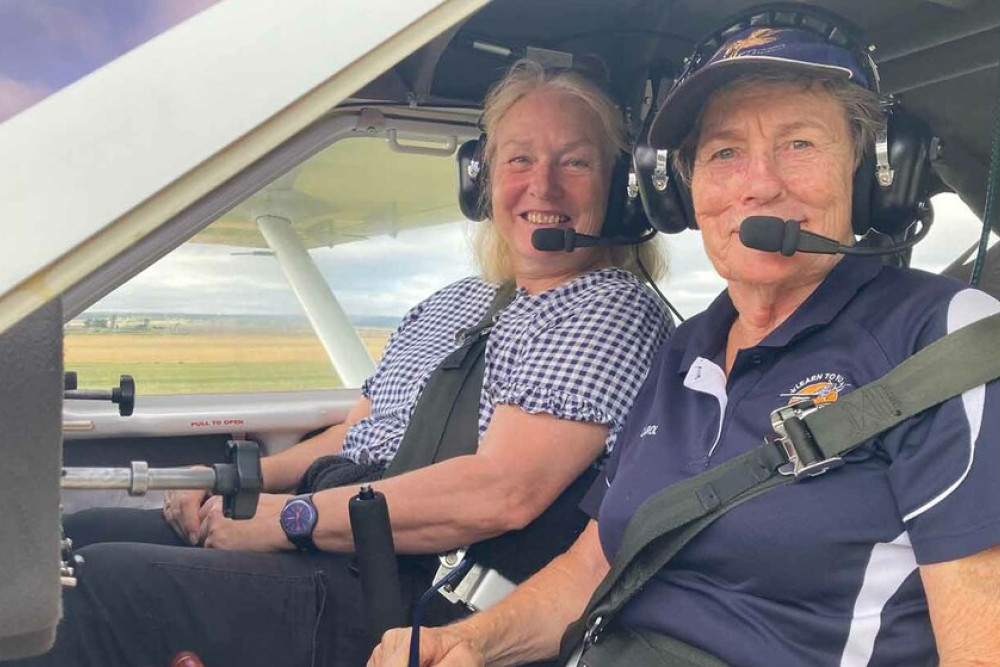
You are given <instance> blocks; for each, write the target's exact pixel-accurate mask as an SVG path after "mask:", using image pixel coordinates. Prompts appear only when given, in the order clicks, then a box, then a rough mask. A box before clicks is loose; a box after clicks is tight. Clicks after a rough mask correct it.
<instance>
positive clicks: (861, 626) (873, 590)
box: [840, 532, 917, 667]
mask: <svg viewBox="0 0 1000 667" xmlns="http://www.w3.org/2000/svg"><path fill="white" fill-rule="evenodd" d="M915 569H917V560H916V558H915V557H914V556H913V548H912V547H911V546H910V536H909V535H907V534H906V533H905V532H904V533H902V534H901V535H900V536H899V537H897V538H896V539H894V540H893V541H892V542H889V543H884V542H883V543H879V544H876V545H875V546H874V547H872V555H871V558H869V559H868V567H866V568H865V578H864V580H863V581H862V583H861V590H860V591H859V592H858V597H857V599H856V600H855V601H854V615H853V617H852V618H851V630H850V632H849V633H848V635H847V643H846V644H845V645H844V652H843V654H841V656H840V667H862V666H863V665H867V664H868V662H869V661H870V660H871V657H872V652H873V651H874V650H875V639H876V638H877V637H878V631H879V629H880V628H881V627H882V610H883V609H885V605H886V604H888V602H889V600H890V599H891V598H892V596H893V595H895V594H896V591H898V590H899V587H900V586H902V585H903V582H904V581H906V578H907V577H909V576H910V574H911V573H912V572H913V571H914V570H915Z"/></svg>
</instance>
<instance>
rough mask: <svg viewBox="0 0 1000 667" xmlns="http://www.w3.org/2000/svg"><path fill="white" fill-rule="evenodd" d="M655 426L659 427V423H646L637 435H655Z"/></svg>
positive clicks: (643, 436) (642, 436)
mask: <svg viewBox="0 0 1000 667" xmlns="http://www.w3.org/2000/svg"><path fill="white" fill-rule="evenodd" d="M657 428H659V424H647V425H646V426H645V427H644V428H643V429H642V433H640V434H639V437H640V438H645V437H646V436H647V435H656V429H657Z"/></svg>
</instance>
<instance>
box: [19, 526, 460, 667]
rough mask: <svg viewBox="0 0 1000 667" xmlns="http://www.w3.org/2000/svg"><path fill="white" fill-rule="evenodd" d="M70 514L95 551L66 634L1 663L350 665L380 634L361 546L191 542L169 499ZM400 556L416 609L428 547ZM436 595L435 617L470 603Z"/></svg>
mask: <svg viewBox="0 0 1000 667" xmlns="http://www.w3.org/2000/svg"><path fill="white" fill-rule="evenodd" d="M64 523H65V530H66V535H67V537H70V538H71V539H73V542H74V545H75V551H76V553H77V554H79V555H80V556H82V557H83V559H84V563H83V565H82V566H81V567H80V568H79V577H78V578H79V583H78V585H77V586H76V587H75V588H67V589H64V594H63V604H64V618H63V621H62V623H61V624H60V626H59V631H58V634H57V638H56V646H55V648H54V649H53V650H52V651H51V652H49V653H48V654H46V655H45V656H41V657H39V658H31V659H28V660H23V661H18V662H13V663H0V664H4V665H20V666H23V667H28V666H29V665H30V666H32V667H34V666H39V667H40V666H42V665H59V666H60V667H70V666H73V665H81V666H83V665H86V666H91V665H93V666H95V667H96V666H98V665H100V666H101V667H106V666H107V665H122V666H129V667H145V666H147V665H148V666H150V667H168V666H169V665H170V662H171V660H172V658H173V657H174V656H175V655H176V654H177V653H179V652H180V651H194V652H195V653H196V654H198V655H199V656H200V657H201V658H202V659H203V660H204V662H205V665H206V667H223V666H226V665H234V666H237V665H238V666H241V667H256V666H258V665H259V666H260V667H265V666H266V667H275V666H278V665H295V666H298V665H302V666H303V667H321V666H327V665H335V666H345V667H348V666H355V665H364V664H365V662H366V660H367V659H368V656H369V654H370V653H371V650H372V648H373V647H374V645H375V643H376V642H377V639H378V638H375V637H371V636H369V634H368V632H367V630H366V628H365V626H364V618H365V615H364V611H363V610H364V607H363V605H364V599H363V596H362V593H361V585H360V581H359V578H358V576H357V573H356V571H355V570H354V567H353V563H352V557H351V556H350V555H344V554H324V553H317V554H303V553H292V552H290V553H280V554H259V553H248V552H234V551H220V550H216V549H203V548H200V547H190V546H186V545H184V543H183V542H182V541H181V540H180V538H178V537H177V536H176V535H175V534H174V532H173V530H172V529H171V528H170V526H169V525H168V524H167V523H166V521H164V520H163V517H162V513H161V512H160V511H159V510H133V509H121V508H115V509H98V510H86V511H84V512H79V513H77V514H74V515H70V516H68V517H66V519H65V522H64ZM399 562H400V581H401V585H402V588H403V596H404V597H403V599H404V601H406V602H407V603H408V604H410V605H411V613H412V605H413V604H415V602H416V600H417V599H418V598H419V596H420V594H421V593H422V592H423V591H424V590H425V589H426V588H427V587H428V586H429V585H430V581H431V577H432V573H431V572H430V570H429V568H428V567H426V565H425V564H424V563H425V561H424V560H422V559H416V558H407V557H402V558H400V559H399ZM435 598H437V599H436V600H435V601H434V603H432V606H431V608H430V609H429V610H428V612H427V616H425V618H427V619H428V621H429V623H430V624H433V625H441V624H444V623H447V622H449V621H451V620H454V619H456V618H459V617H461V616H464V615H465V612H464V611H463V610H461V609H460V608H459V607H458V606H457V605H450V604H449V603H448V602H447V601H445V600H444V599H443V598H441V597H440V596H435Z"/></svg>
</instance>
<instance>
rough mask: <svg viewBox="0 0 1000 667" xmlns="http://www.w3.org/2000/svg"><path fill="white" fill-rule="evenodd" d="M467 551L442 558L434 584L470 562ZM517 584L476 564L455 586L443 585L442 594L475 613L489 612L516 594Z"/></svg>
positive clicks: (442, 556) (461, 550) (440, 591)
mask: <svg viewBox="0 0 1000 667" xmlns="http://www.w3.org/2000/svg"><path fill="white" fill-rule="evenodd" d="M466 552H467V550H466V549H456V550H454V551H449V552H448V553H444V554H441V555H440V556H438V560H439V562H440V566H439V567H438V569H437V573H436V574H435V575H434V583H435V584H437V583H438V582H439V581H441V580H442V579H444V578H445V577H446V576H447V575H448V574H450V573H451V572H452V571H453V570H454V569H455V568H457V567H458V566H459V565H461V564H462V562H463V561H464V560H465V559H466ZM514 588H515V585H514V583H513V582H511V581H510V580H508V579H507V578H506V577H504V576H503V575H502V574H500V573H499V572H497V571H496V570H494V569H491V568H487V567H483V566H482V565H480V564H479V563H473V564H472V566H471V567H470V568H469V571H468V572H467V573H466V574H465V575H464V576H463V577H462V578H461V579H460V580H459V581H457V582H455V583H454V584H449V585H445V586H442V587H441V589H439V590H438V592H439V593H440V594H441V595H443V596H444V598H445V599H446V600H448V601H449V602H451V603H452V604H458V603H461V604H464V605H465V606H466V607H468V608H469V610H471V611H482V610H484V609H489V608H490V607H492V606H493V605H495V604H496V603H497V602H499V601H500V600H502V599H504V598H505V597H507V596H508V595H509V594H510V593H511V591H513V590H514Z"/></svg>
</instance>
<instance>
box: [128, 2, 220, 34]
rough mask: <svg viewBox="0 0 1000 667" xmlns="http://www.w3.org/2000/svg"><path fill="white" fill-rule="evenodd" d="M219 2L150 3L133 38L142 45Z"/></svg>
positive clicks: (133, 30)
mask: <svg viewBox="0 0 1000 667" xmlns="http://www.w3.org/2000/svg"><path fill="white" fill-rule="evenodd" d="M217 2H219V0H160V1H159V2H155V3H150V4H149V5H148V14H147V15H146V16H145V18H144V19H143V20H142V21H141V22H140V23H139V24H138V25H136V26H135V27H134V28H133V29H132V31H131V38H132V40H133V41H135V43H136V44H141V43H142V42H145V41H146V40H148V39H151V38H152V37H154V36H156V35H158V34H160V33H161V32H163V31H165V30H167V29H169V28H171V27H173V26H175V25H177V24H178V23H181V22H182V21H185V20H187V19H189V18H191V17H192V16H194V15H195V14H197V13H199V12H201V11H203V10H205V9H208V8H209V7H211V6H212V5H214V4H216V3H217Z"/></svg>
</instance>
